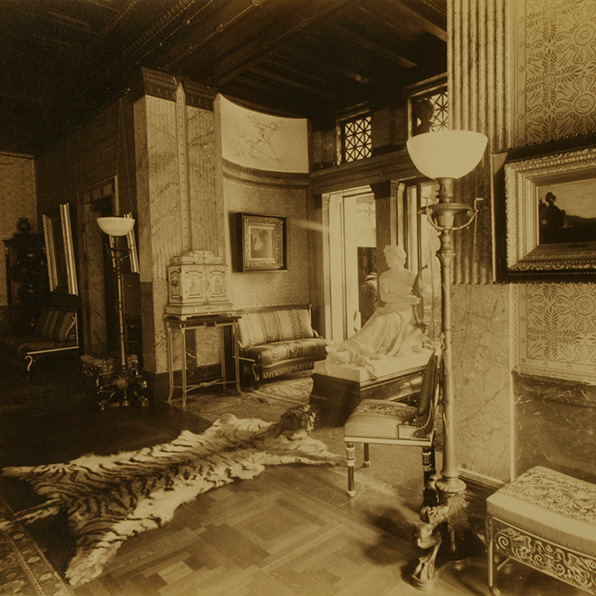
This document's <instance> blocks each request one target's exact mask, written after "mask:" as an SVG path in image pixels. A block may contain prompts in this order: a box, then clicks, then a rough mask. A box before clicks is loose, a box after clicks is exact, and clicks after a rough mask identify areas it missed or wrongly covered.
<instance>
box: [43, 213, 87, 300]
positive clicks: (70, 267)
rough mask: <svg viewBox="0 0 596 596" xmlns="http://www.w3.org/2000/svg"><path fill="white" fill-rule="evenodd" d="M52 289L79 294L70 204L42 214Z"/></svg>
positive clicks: (61, 292) (63, 292)
mask: <svg viewBox="0 0 596 596" xmlns="http://www.w3.org/2000/svg"><path fill="white" fill-rule="evenodd" d="M42 222H43V233H44V240H45V246H46V255H47V261H48V277H49V282H50V291H51V292H58V293H60V294H72V295H75V296H76V295H78V293H79V288H78V283H77V271H76V264H75V256H74V243H73V239H72V225H71V221H70V205H69V204H68V203H61V204H60V205H58V208H57V209H53V210H52V211H50V212H49V213H44V214H43V215H42Z"/></svg>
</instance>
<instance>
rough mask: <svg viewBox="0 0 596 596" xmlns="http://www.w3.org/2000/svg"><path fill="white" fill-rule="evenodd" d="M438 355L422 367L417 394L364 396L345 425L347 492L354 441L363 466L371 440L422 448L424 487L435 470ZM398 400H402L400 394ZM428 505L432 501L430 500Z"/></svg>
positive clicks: (350, 484) (351, 492) (351, 489)
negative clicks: (393, 397) (360, 449)
mask: <svg viewBox="0 0 596 596" xmlns="http://www.w3.org/2000/svg"><path fill="white" fill-rule="evenodd" d="M439 364H440V357H439V356H438V354H437V352H436V351H434V352H433V353H432V354H431V356H430V358H429V360H428V364H427V365H426V368H425V370H424V375H423V379H422V385H421V388H420V393H419V394H414V395H412V396H408V398H407V399H408V402H407V403H403V402H401V401H400V402H396V401H390V400H385V399H364V400H362V401H361V402H360V403H359V404H358V406H357V407H356V409H355V410H354V411H353V412H352V414H351V415H350V417H349V418H348V419H347V421H346V423H345V425H344V441H345V442H346V455H347V464H348V495H349V496H351V497H353V496H354V495H355V494H356V491H355V488H354V464H355V447H354V444H355V443H363V444H364V462H363V465H364V466H365V467H366V466H369V465H370V452H369V445H370V443H377V444H385V445H408V446H412V447H422V462H423V470H424V486H425V489H426V486H427V484H428V480H429V479H430V478H431V476H433V475H434V474H435V472H436V470H435V454H434V436H435V418H436V410H437V400H438V394H439V391H438V386H439V383H438V379H439ZM400 399H402V398H401V397H400ZM429 504H431V503H429Z"/></svg>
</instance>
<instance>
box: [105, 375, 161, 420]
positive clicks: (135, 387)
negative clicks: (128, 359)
mask: <svg viewBox="0 0 596 596" xmlns="http://www.w3.org/2000/svg"><path fill="white" fill-rule="evenodd" d="M145 389H147V381H145V379H143V377H141V375H140V374H139V373H138V371H137V370H135V369H126V368H125V369H122V370H119V371H117V372H115V373H114V374H113V375H111V378H110V382H109V383H108V384H106V385H104V386H103V387H101V390H100V394H103V395H104V397H103V398H102V399H100V401H99V407H100V408H101V409H102V410H105V409H106V407H107V406H108V404H110V403H111V402H113V403H114V404H116V401H117V403H118V405H120V406H129V405H130V399H136V400H137V401H138V402H139V404H140V405H141V406H142V407H144V408H145V407H147V406H148V405H149V400H148V399H147V397H146V396H145V395H143V391H144V390H145ZM116 398H120V399H118V400H117V399H116Z"/></svg>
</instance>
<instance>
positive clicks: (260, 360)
mask: <svg viewBox="0 0 596 596" xmlns="http://www.w3.org/2000/svg"><path fill="white" fill-rule="evenodd" d="M326 345H327V342H326V341H325V340H324V339H323V338H321V337H312V338H307V339H299V340H291V341H278V342H272V343H268V344H265V345H261V346H251V347H250V348H246V349H245V350H244V354H245V355H246V356H247V357H249V358H252V359H253V360H255V361H256V362H257V364H259V365H260V366H262V367H266V366H272V365H275V364H278V363H280V362H283V361H285V360H295V359H298V358H311V359H313V360H323V359H324V358H326V356H327V352H326V350H325V346H326Z"/></svg>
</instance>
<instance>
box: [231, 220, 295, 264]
mask: <svg viewBox="0 0 596 596" xmlns="http://www.w3.org/2000/svg"><path fill="white" fill-rule="evenodd" d="M238 217H239V226H238V227H239V230H240V239H241V247H240V257H241V258H240V270H241V271H281V270H284V269H286V268H287V265H286V225H287V224H286V218H285V217H275V216H271V215H254V214H250V213H239V214H238Z"/></svg>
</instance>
